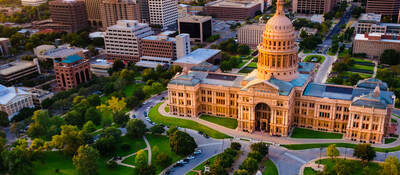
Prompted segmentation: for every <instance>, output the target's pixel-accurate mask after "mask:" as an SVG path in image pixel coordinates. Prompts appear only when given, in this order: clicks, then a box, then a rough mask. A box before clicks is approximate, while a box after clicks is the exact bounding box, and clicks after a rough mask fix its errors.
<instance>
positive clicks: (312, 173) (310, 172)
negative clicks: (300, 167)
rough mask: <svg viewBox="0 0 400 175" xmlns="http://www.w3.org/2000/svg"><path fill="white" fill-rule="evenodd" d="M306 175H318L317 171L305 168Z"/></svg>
mask: <svg viewBox="0 0 400 175" xmlns="http://www.w3.org/2000/svg"><path fill="white" fill-rule="evenodd" d="M303 174H304V175H314V174H317V171H315V170H313V169H312V168H311V167H306V168H304V172H303Z"/></svg>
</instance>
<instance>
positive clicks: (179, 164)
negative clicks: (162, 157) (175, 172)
mask: <svg viewBox="0 0 400 175" xmlns="http://www.w3.org/2000/svg"><path fill="white" fill-rule="evenodd" d="M182 166H183V163H181V162H177V163H176V164H175V165H174V166H173V167H174V168H175V167H182Z"/></svg>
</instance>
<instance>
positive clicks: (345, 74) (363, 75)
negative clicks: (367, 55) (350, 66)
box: [343, 71, 372, 79]
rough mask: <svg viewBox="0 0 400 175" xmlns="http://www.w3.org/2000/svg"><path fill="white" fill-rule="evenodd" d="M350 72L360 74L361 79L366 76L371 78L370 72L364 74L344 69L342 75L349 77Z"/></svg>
mask: <svg viewBox="0 0 400 175" xmlns="http://www.w3.org/2000/svg"><path fill="white" fill-rule="evenodd" d="M351 74H358V75H360V76H361V78H363V79H367V78H371V77H372V74H365V73H358V72H349V71H346V72H344V73H343V75H344V76H346V77H350V76H351Z"/></svg>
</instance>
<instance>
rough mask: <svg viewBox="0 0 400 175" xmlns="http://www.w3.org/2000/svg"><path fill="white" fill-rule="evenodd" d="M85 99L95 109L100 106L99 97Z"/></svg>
mask: <svg viewBox="0 0 400 175" xmlns="http://www.w3.org/2000/svg"><path fill="white" fill-rule="evenodd" d="M86 99H87V101H88V103H89V105H90V106H93V107H96V106H99V105H100V104H101V100H100V96H99V95H97V94H93V95H90V96H88V97H87V98H86Z"/></svg>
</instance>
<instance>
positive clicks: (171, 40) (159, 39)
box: [142, 35, 176, 42]
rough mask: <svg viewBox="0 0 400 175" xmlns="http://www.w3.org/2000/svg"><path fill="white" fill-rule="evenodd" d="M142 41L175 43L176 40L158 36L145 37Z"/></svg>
mask: <svg viewBox="0 0 400 175" xmlns="http://www.w3.org/2000/svg"><path fill="white" fill-rule="evenodd" d="M142 40H154V41H170V42H175V41H176V39H175V38H173V37H168V36H164V35H162V36H160V35H156V36H155V35H152V36H147V37H144V38H142Z"/></svg>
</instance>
